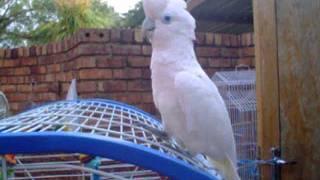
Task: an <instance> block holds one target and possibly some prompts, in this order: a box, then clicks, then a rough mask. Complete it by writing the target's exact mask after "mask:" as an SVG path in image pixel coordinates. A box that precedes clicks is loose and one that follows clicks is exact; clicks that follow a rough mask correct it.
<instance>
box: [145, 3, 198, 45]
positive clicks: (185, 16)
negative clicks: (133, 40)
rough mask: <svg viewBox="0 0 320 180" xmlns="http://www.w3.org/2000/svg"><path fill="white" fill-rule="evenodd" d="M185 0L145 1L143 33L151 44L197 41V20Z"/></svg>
mask: <svg viewBox="0 0 320 180" xmlns="http://www.w3.org/2000/svg"><path fill="white" fill-rule="evenodd" d="M186 7H187V4H186V2H185V1H184V0H143V8H144V12H145V14H146V19H145V20H144V22H143V25H142V32H143V34H144V35H145V37H147V38H148V39H149V40H150V41H151V43H152V44H153V45H154V44H159V43H160V44H161V43H167V42H170V41H172V40H174V39H177V38H179V39H181V38H184V39H187V40H190V41H192V40H195V32H194V31H195V28H196V23H195V19H194V18H193V17H192V16H191V14H190V13H189V12H188V11H187V9H186Z"/></svg>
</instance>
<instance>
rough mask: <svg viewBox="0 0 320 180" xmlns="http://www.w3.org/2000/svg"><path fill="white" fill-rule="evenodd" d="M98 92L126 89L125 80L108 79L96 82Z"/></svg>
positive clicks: (122, 90)
mask: <svg viewBox="0 0 320 180" xmlns="http://www.w3.org/2000/svg"><path fill="white" fill-rule="evenodd" d="M98 90H99V91H100V92H125V91H127V81H121V80H108V81H102V82H99V83H98Z"/></svg>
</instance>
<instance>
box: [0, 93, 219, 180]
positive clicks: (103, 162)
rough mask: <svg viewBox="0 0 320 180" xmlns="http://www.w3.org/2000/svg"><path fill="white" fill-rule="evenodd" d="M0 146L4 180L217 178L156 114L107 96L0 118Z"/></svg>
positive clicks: (55, 104)
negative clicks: (167, 130)
mask: <svg viewBox="0 0 320 180" xmlns="http://www.w3.org/2000/svg"><path fill="white" fill-rule="evenodd" d="M0 146H1V148H0V154H2V155H3V158H2V177H3V178H4V179H5V178H7V179H147V180H151V179H203V180H204V179H221V177H220V176H219V175H218V174H216V173H213V172H214V171H212V170H210V169H209V168H208V167H207V166H206V164H205V163H204V162H203V161H201V160H200V159H199V158H194V157H192V156H191V155H189V153H187V152H186V151H185V150H184V149H183V148H182V147H180V146H179V144H177V143H176V142H175V140H173V139H170V138H167V137H165V136H163V126H162V124H161V123H160V122H159V121H158V120H156V119H155V118H154V117H152V116H151V115H149V114H147V113H145V112H143V111H142V110H140V109H137V108H135V107H132V106H129V105H126V104H122V103H119V102H115V101H110V100H101V99H91V100H74V101H60V102H55V103H50V104H47V105H43V106H40V107H37V108H34V109H31V110H29V111H26V112H24V113H21V114H19V115H16V116H12V117H9V118H6V119H3V120H1V121H0ZM8 154H9V155H11V156H14V157H13V165H10V163H8V161H6V159H5V157H6V155H8ZM13 154H14V155H13Z"/></svg>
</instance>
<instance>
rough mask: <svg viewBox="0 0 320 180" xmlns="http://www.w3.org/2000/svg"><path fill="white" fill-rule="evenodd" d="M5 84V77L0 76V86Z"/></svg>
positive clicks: (6, 79)
mask: <svg viewBox="0 0 320 180" xmlns="http://www.w3.org/2000/svg"><path fill="white" fill-rule="evenodd" d="M7 82H8V78H7V77H3V76H0V84H7Z"/></svg>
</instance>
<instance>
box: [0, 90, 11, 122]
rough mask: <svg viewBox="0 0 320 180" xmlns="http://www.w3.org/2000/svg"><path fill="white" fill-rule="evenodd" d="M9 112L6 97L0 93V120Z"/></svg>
mask: <svg viewBox="0 0 320 180" xmlns="http://www.w3.org/2000/svg"><path fill="white" fill-rule="evenodd" d="M8 112H9V104H8V100H7V98H6V96H5V95H4V94H3V93H2V92H1V91H0V119H3V118H5V117H6V116H7V115H8Z"/></svg>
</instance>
